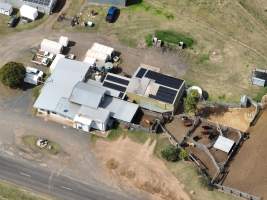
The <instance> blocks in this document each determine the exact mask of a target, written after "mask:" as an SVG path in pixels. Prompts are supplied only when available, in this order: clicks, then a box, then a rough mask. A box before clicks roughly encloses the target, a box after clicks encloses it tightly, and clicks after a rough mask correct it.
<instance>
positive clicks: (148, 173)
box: [95, 137, 190, 200]
mask: <svg viewBox="0 0 267 200" xmlns="http://www.w3.org/2000/svg"><path fill="white" fill-rule="evenodd" d="M155 146H156V140H154V141H152V140H151V139H148V140H147V141H146V142H145V143H144V144H140V143H136V142H133V141H132V140H131V139H129V138H127V137H126V138H120V139H118V140H116V141H113V142H108V141H104V140H98V141H97V144H96V145H95V152H96V156H97V158H99V159H100V160H101V161H102V163H103V165H105V166H106V170H107V171H108V173H110V174H111V176H112V178H113V179H114V181H115V182H118V183H119V185H121V186H122V187H125V186H130V187H135V188H137V189H139V190H141V191H144V192H148V193H149V194H151V197H152V199H158V200H163V199H164V200H165V199H166V200H182V199H183V200H188V199H190V198H189V196H188V195H187V194H186V193H185V191H183V187H182V185H181V184H180V183H179V181H178V180H177V179H176V178H175V177H174V176H173V174H172V173H171V172H170V171H169V170H168V169H167V168H166V166H165V165H164V163H163V162H162V161H161V160H159V159H158V158H156V157H155V156H154V149H155ZM103 147H104V148H103ZM118 147H120V148H118Z"/></svg>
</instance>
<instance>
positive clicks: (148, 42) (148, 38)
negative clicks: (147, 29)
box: [145, 34, 153, 47]
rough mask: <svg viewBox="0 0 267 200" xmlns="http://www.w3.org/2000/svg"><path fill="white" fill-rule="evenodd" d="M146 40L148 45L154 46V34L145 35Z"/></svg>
mask: <svg viewBox="0 0 267 200" xmlns="http://www.w3.org/2000/svg"><path fill="white" fill-rule="evenodd" d="M145 41H146V46H147V47H152V45H153V42H152V34H148V35H147V36H146V37H145Z"/></svg>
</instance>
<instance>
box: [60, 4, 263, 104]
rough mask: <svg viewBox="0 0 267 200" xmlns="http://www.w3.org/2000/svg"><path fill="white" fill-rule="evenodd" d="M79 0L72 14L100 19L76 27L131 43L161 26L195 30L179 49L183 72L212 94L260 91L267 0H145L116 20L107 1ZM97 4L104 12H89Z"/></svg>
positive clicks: (228, 97) (224, 96) (229, 97)
mask: <svg viewBox="0 0 267 200" xmlns="http://www.w3.org/2000/svg"><path fill="white" fill-rule="evenodd" d="M75 3H76V4H75V6H74V8H71V7H70V8H71V9H70V10H69V11H68V13H69V14H70V15H73V14H74V13H76V14H78V13H80V12H81V13H82V19H84V20H91V21H94V22H95V23H96V26H95V28H93V29H90V28H87V29H85V28H81V27H79V28H77V29H76V30H78V31H86V32H94V33H96V32H97V33H98V34H103V35H108V36H109V37H112V38H117V39H118V40H119V41H120V42H121V43H123V44H125V45H128V46H130V47H136V46H140V45H141V46H142V44H144V43H145V37H146V36H147V35H149V34H154V33H155V31H156V30H167V31H175V32H178V33H182V34H184V35H190V36H191V37H192V38H194V41H195V44H194V45H193V48H192V49H189V50H186V51H185V52H184V53H182V54H179V55H178V54H177V59H179V56H183V57H184V58H185V59H186V60H187V64H188V70H187V73H186V74H185V76H184V77H183V78H184V79H185V80H186V81H187V82H188V83H191V84H197V85H200V86H201V87H202V88H203V89H204V90H206V91H207V92H208V93H209V95H210V100H214V101H217V100H219V101H227V102H229V101H235V102H236V101H239V98H240V95H242V94H249V95H251V96H256V95H257V93H258V92H259V88H257V87H254V86H251V84H250V79H249V78H250V74H251V70H252V69H253V68H255V67H259V68H264V67H265V66H266V62H267V45H266V42H267V37H266V34H267V12H266V11H265V10H266V7H267V2H266V1H264V0H255V1H250V0H190V1H188V0H179V1H177V0H143V2H142V3H141V4H137V5H133V6H130V7H127V8H122V9H121V15H120V17H119V19H118V21H117V22H116V23H115V24H107V23H105V13H106V10H107V9H108V7H107V6H94V5H87V4H84V1H82V0H79V1H78V2H77V1H75ZM78 3H80V5H81V4H83V6H82V7H78V6H77V4H78ZM92 9H94V10H96V11H97V12H98V13H99V15H98V16H96V17H95V18H93V19H92V18H90V17H89V13H90V10H92ZM59 27H60V26H59ZM60 28H62V27H60ZM67 28H68V29H69V30H72V31H73V29H71V28H69V27H67ZM148 64H149V63H148Z"/></svg>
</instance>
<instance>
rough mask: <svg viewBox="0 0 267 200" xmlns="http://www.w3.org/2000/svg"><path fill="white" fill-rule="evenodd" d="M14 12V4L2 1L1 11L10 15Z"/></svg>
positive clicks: (0, 3)
mask: <svg viewBox="0 0 267 200" xmlns="http://www.w3.org/2000/svg"><path fill="white" fill-rule="evenodd" d="M12 12H13V8H12V5H11V4H9V3H2V2H0V13H1V14H4V15H8V16H10V15H11V14H12Z"/></svg>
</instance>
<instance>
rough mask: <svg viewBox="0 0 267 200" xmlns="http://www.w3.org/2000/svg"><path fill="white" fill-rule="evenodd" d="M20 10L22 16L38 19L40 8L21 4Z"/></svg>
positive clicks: (32, 19)
mask: <svg viewBox="0 0 267 200" xmlns="http://www.w3.org/2000/svg"><path fill="white" fill-rule="evenodd" d="M19 12H20V16H21V17H22V18H26V19H29V20H31V21H34V20H36V19H37V17H38V10H37V9H36V8H33V7H31V6H28V5H23V6H21V8H20V9H19Z"/></svg>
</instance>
